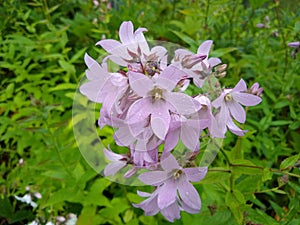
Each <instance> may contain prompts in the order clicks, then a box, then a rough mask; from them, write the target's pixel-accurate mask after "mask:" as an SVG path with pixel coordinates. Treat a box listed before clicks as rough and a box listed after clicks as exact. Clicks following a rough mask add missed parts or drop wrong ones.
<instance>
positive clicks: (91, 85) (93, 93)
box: [79, 79, 103, 102]
mask: <svg viewBox="0 0 300 225" xmlns="http://www.w3.org/2000/svg"><path fill="white" fill-rule="evenodd" d="M102 87H103V80H102V79H99V80H93V81H91V82H87V83H84V84H83V85H81V86H80V87H79V91H80V93H81V94H83V95H85V96H86V97H88V99H89V100H91V101H93V102H101V98H102V96H101V89H102Z"/></svg>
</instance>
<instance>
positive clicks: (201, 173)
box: [183, 167, 207, 182]
mask: <svg viewBox="0 0 300 225" xmlns="http://www.w3.org/2000/svg"><path fill="white" fill-rule="evenodd" d="M183 171H184V173H185V175H186V177H187V179H188V180H189V181H192V182H198V181H200V180H202V179H203V178H204V177H205V175H206V173H207V167H196V168H184V169H183Z"/></svg>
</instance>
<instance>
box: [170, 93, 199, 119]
mask: <svg viewBox="0 0 300 225" xmlns="http://www.w3.org/2000/svg"><path fill="white" fill-rule="evenodd" d="M165 100H166V101H167V102H169V103H170V104H171V105H172V106H173V107H174V108H175V110H176V112H177V113H179V114H183V115H190V114H192V113H195V112H197V111H198V110H199V109H200V107H201V105H200V103H199V102H197V101H196V100H194V99H193V98H192V97H190V96H188V95H186V94H184V93H177V92H171V93H165Z"/></svg>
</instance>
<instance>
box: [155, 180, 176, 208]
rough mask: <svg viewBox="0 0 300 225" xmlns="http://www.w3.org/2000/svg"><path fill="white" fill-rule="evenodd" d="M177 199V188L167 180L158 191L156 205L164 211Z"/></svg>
mask: <svg viewBox="0 0 300 225" xmlns="http://www.w3.org/2000/svg"><path fill="white" fill-rule="evenodd" d="M176 198H177V187H176V184H175V183H174V182H173V181H172V180H168V181H167V182H166V183H164V184H163V185H162V186H161V187H159V190H158V198H157V205H158V208H160V209H164V208H166V207H168V206H169V205H171V204H172V203H174V202H175V201H176Z"/></svg>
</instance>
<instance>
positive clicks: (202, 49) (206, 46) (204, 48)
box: [197, 40, 213, 56]
mask: <svg viewBox="0 0 300 225" xmlns="http://www.w3.org/2000/svg"><path fill="white" fill-rule="evenodd" d="M212 44H213V41H212V40H207V41H204V42H203V43H202V44H201V45H200V46H199V48H198V50H197V54H203V55H207V56H208V54H209V51H210V48H211V46H212Z"/></svg>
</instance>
